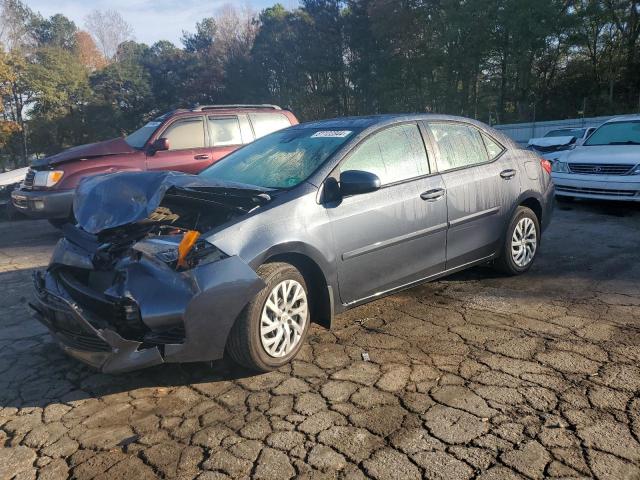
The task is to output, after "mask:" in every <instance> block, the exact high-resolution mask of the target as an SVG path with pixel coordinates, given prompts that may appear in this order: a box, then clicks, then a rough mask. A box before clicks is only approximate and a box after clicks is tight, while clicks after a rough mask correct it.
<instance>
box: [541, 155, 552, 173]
mask: <svg viewBox="0 0 640 480" xmlns="http://www.w3.org/2000/svg"><path fill="white" fill-rule="evenodd" d="M540 165H542V168H543V169H544V171H545V172H547V173H548V174H549V175H551V162H550V161H549V160H546V159H544V158H541V159H540Z"/></svg>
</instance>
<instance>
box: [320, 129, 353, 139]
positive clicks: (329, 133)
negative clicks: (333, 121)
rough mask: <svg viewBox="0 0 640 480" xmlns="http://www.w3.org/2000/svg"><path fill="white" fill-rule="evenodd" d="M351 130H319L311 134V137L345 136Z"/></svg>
mask: <svg viewBox="0 0 640 480" xmlns="http://www.w3.org/2000/svg"><path fill="white" fill-rule="evenodd" d="M350 134H351V130H321V131H319V132H316V133H314V134H313V135H311V138H345V137H347V136H349V135H350Z"/></svg>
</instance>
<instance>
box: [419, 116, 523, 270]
mask: <svg viewBox="0 0 640 480" xmlns="http://www.w3.org/2000/svg"><path fill="white" fill-rule="evenodd" d="M427 125H428V129H429V132H430V133H431V135H432V137H433V140H434V144H435V147H436V149H437V151H438V154H437V156H436V160H437V164H438V170H439V171H440V173H441V175H442V179H443V181H444V184H445V187H446V190H447V210H448V221H449V230H448V232H447V269H451V268H456V267H460V266H463V265H466V264H467V263H471V262H474V261H476V260H479V259H482V258H485V257H488V256H490V255H492V254H493V253H495V252H496V251H497V250H498V248H499V246H500V245H499V242H500V241H501V238H502V235H503V233H504V229H505V222H506V216H507V215H508V214H509V208H510V207H511V206H512V205H513V203H514V201H515V200H516V198H517V195H518V192H519V185H520V184H519V179H518V178H517V177H516V173H517V172H516V169H514V167H513V166H512V165H511V164H510V163H509V161H508V159H507V157H506V156H503V155H502V154H503V152H504V147H502V146H501V145H499V144H498V143H497V142H496V141H495V140H493V139H492V138H491V137H489V136H488V135H486V134H485V133H484V132H481V131H480V130H479V129H477V128H476V127H474V126H472V125H469V124H464V123H459V122H429V123H428V124H427Z"/></svg>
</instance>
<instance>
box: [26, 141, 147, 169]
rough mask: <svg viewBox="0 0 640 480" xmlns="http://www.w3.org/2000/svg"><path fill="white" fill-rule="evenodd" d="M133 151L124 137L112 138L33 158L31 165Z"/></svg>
mask: <svg viewBox="0 0 640 480" xmlns="http://www.w3.org/2000/svg"><path fill="white" fill-rule="evenodd" d="M135 152H136V149H135V148H133V147H132V146H131V145H129V144H128V143H127V142H126V141H125V140H124V138H114V139H112V140H105V141H104V142H97V143H89V144H87V145H78V146H77V147H72V148H68V149H66V150H63V151H62V152H60V153H56V154H55V155H51V156H49V157H45V158H42V159H38V160H34V161H33V162H32V166H34V167H46V166H49V165H58V164H60V163H65V162H69V161H71V160H79V159H82V158H93V157H104V156H106V155H119V154H126V153H135Z"/></svg>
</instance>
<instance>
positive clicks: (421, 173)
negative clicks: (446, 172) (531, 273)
mask: <svg viewBox="0 0 640 480" xmlns="http://www.w3.org/2000/svg"><path fill="white" fill-rule="evenodd" d="M346 170H364V171H368V172H372V173H375V174H376V175H378V177H379V178H380V180H381V183H382V188H380V189H379V190H377V191H375V192H371V193H367V194H362V195H354V196H350V197H345V198H344V199H343V200H342V202H341V203H340V204H339V205H337V206H335V207H332V208H329V209H328V210H327V212H328V215H329V217H330V219H331V224H332V230H333V235H334V241H335V245H336V254H337V258H336V262H337V267H338V283H339V289H340V298H341V300H342V302H343V303H353V302H356V301H358V300H361V299H364V298H368V297H372V296H374V295H376V294H379V293H383V292H386V291H388V290H391V289H393V288H396V287H399V286H402V285H405V284H408V283H411V282H413V281H416V280H419V279H422V278H425V277H427V276H429V275H432V274H434V273H438V272H440V271H442V270H443V269H444V264H445V241H446V226H447V210H446V209H447V206H446V200H445V195H444V184H443V182H442V179H441V177H440V175H438V174H432V173H431V171H430V167H429V162H428V159H427V152H426V149H425V144H424V142H423V138H422V135H421V131H420V129H419V127H418V125H417V124H416V123H407V124H402V125H396V126H392V127H388V128H385V129H384V130H382V131H380V132H377V133H374V134H372V135H371V136H369V137H368V138H366V139H365V140H363V141H362V142H361V143H360V144H359V145H358V146H356V147H355V148H354V150H353V151H352V152H351V153H350V154H349V155H348V156H347V157H346V159H345V160H344V161H343V162H342V164H341V165H340V171H346Z"/></svg>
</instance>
